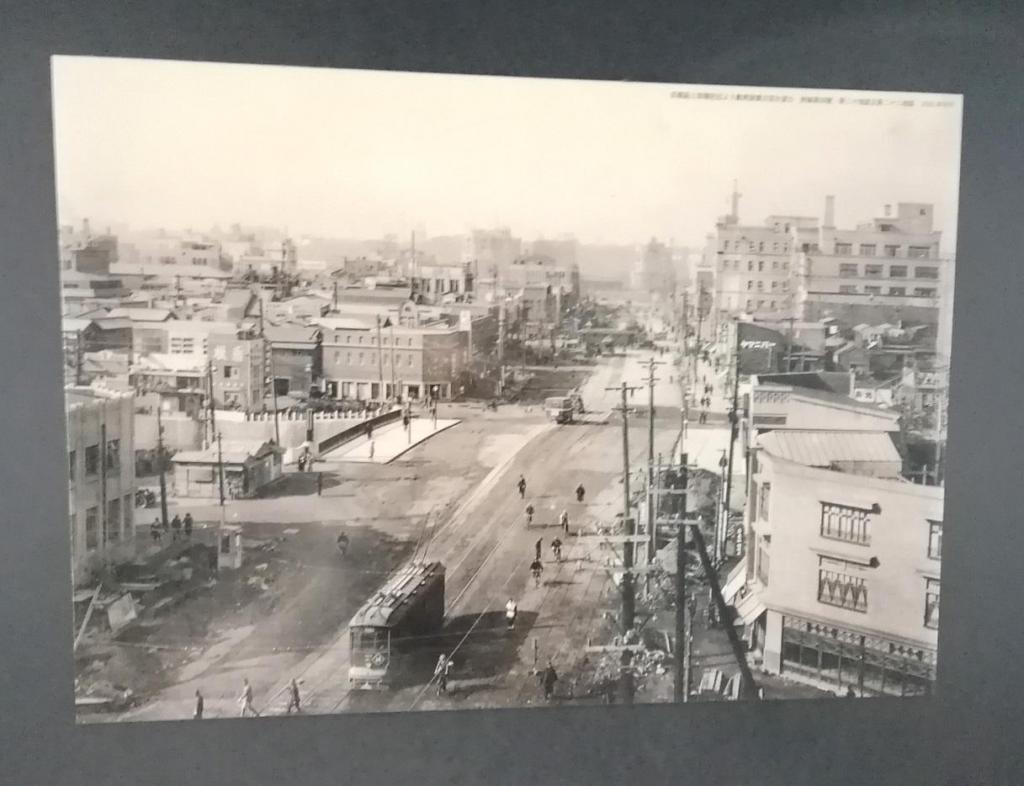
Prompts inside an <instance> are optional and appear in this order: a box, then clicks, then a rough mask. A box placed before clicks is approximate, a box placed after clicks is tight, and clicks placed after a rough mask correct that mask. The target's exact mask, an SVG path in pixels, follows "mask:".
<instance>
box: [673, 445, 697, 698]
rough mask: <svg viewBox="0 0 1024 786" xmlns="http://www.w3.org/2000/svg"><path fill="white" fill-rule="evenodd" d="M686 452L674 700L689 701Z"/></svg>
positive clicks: (679, 542) (679, 538)
mask: <svg viewBox="0 0 1024 786" xmlns="http://www.w3.org/2000/svg"><path fill="white" fill-rule="evenodd" d="M687 459H688V457H687V455H686V454H685V453H683V454H682V457H681V466H680V468H679V469H680V472H681V473H682V481H681V484H680V485H681V486H682V492H683V493H682V494H681V495H680V510H681V511H682V516H681V518H680V519H679V534H678V535H677V536H676V647H675V661H676V663H675V665H676V682H675V696H674V698H675V701H676V702H687V701H689V700H690V629H691V626H692V623H693V620H692V619H691V614H690V609H689V605H688V600H689V599H688V597H687V592H686V534H687V533H686V527H687V525H686V523H685V522H686V491H687V486H688V483H689V476H688V468H687Z"/></svg>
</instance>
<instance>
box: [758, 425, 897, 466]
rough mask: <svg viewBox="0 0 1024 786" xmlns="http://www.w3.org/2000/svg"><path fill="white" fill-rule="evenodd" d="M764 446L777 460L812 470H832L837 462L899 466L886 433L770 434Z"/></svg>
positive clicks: (774, 432)
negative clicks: (794, 463)
mask: <svg viewBox="0 0 1024 786" xmlns="http://www.w3.org/2000/svg"><path fill="white" fill-rule="evenodd" d="M760 445H761V447H762V448H764V450H765V451H767V452H768V453H770V454H771V455H773V456H778V457H779V458H782V459H786V460H787V461H793V462H796V463H797V464H804V465H805V466H808V467H830V466H832V465H833V464H834V463H836V462H871V463H894V464H899V463H900V462H901V461H902V459H901V458H900V454H899V451H898V450H896V446H895V445H894V444H893V441H892V438H891V437H890V436H889V435H888V434H887V433H885V432H882V431H796V430H794V431H789V430H786V429H780V430H778V431H770V432H768V433H767V434H763V435H762V436H761V437H760Z"/></svg>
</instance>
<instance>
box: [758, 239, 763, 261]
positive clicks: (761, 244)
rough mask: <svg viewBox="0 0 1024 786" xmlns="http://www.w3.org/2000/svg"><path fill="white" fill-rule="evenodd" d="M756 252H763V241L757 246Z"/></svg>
mask: <svg viewBox="0 0 1024 786" xmlns="http://www.w3.org/2000/svg"><path fill="white" fill-rule="evenodd" d="M757 250H758V252H762V251H764V241H763V240H762V241H761V242H760V243H758V244H757ZM761 264H762V265H763V264H764V262H762V263H761Z"/></svg>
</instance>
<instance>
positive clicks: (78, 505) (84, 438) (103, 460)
mask: <svg viewBox="0 0 1024 786" xmlns="http://www.w3.org/2000/svg"><path fill="white" fill-rule="evenodd" d="M65 397H66V405H67V450H68V464H67V467H68V469H67V471H68V511H69V524H70V527H71V566H72V577H73V580H74V583H75V586H80V585H82V584H87V583H90V582H91V581H93V579H94V578H95V575H94V574H95V573H96V572H97V571H99V570H101V569H102V568H103V567H104V566H105V565H106V564H108V563H111V562H118V561H120V560H123V559H126V558H128V557H129V556H130V555H131V554H132V553H133V543H134V535H135V530H134V520H133V514H134V511H135V446H134V432H133V413H134V398H133V396H131V395H118V394H104V393H102V392H100V391H97V390H93V389H90V388H81V387H71V388H68V389H67V390H66V391H65Z"/></svg>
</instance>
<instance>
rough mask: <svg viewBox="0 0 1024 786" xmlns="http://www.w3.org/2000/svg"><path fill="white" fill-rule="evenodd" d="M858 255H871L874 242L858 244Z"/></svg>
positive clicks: (873, 249) (872, 254) (873, 251)
mask: <svg viewBox="0 0 1024 786" xmlns="http://www.w3.org/2000/svg"><path fill="white" fill-rule="evenodd" d="M860 255H861V256H862V257H873V256H874V255H875V244H874V243H861V244H860Z"/></svg>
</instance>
